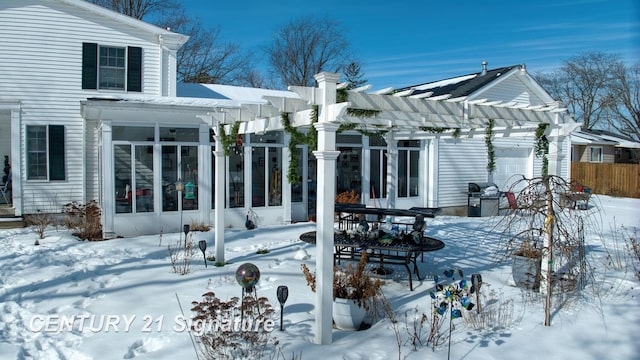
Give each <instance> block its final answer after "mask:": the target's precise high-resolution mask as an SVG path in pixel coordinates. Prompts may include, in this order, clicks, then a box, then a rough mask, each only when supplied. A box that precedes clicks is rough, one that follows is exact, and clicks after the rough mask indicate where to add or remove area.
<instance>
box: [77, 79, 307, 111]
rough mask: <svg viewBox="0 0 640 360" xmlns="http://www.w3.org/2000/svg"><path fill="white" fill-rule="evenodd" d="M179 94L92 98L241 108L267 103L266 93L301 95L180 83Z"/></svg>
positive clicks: (282, 95)
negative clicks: (247, 105) (172, 95)
mask: <svg viewBox="0 0 640 360" xmlns="http://www.w3.org/2000/svg"><path fill="white" fill-rule="evenodd" d="M176 93H177V94H178V96H176V97H171V96H154V95H144V94H113V95H103V96H100V97H94V98H90V99H88V100H97V101H122V102H130V103H138V104H155V105H176V106H190V107H225V108H239V107H242V105H243V104H267V101H266V100H264V99H263V97H264V96H278V97H286V98H296V99H298V98H300V96H299V95H298V94H296V93H294V92H291V91H282V90H270V89H259V88H249V87H241V86H231V85H218V84H188V83H184V84H178V86H177V88H176Z"/></svg>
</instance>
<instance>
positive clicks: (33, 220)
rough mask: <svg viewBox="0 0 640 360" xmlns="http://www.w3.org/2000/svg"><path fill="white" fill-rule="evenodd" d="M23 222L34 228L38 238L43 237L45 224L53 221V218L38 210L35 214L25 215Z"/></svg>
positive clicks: (47, 224)
mask: <svg viewBox="0 0 640 360" xmlns="http://www.w3.org/2000/svg"><path fill="white" fill-rule="evenodd" d="M24 222H25V224H26V225H27V226H31V227H33V228H34V230H35V231H36V233H38V237H39V238H40V239H44V231H45V230H46V229H47V226H49V225H51V224H52V223H53V219H52V216H51V214H47V213H43V212H40V210H38V213H37V214H29V215H25V217H24Z"/></svg>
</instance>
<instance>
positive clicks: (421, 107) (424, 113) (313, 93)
mask: <svg viewBox="0 0 640 360" xmlns="http://www.w3.org/2000/svg"><path fill="white" fill-rule="evenodd" d="M315 78H316V81H317V83H318V87H300V86H291V87H289V90H290V91H293V92H295V93H296V94H298V96H299V98H289V97H275V96H265V97H264V100H266V101H267V103H268V104H241V105H240V106H238V107H235V106H234V107H229V108H218V109H217V110H216V112H213V113H208V114H207V115H203V116H202V118H203V119H205V118H206V119H208V120H209V121H210V124H211V126H212V127H213V129H214V131H215V140H216V150H215V151H214V156H215V158H216V162H215V169H214V172H215V178H216V179H224V178H225V173H224V171H225V152H224V149H222V147H221V145H222V141H221V134H219V133H218V126H226V129H227V131H226V132H227V133H229V129H231V126H232V124H234V123H235V122H237V121H241V124H240V130H239V132H240V133H244V134H249V133H258V132H264V131H272V130H282V129H284V127H283V125H282V123H281V113H289V114H291V115H292V117H291V125H292V126H294V127H303V126H306V127H308V126H314V127H315V129H316V130H317V134H318V148H317V150H316V151H314V152H313V154H314V156H315V157H316V159H317V170H318V174H322V176H318V184H317V186H318V189H319V190H320V189H321V190H320V191H319V193H318V198H317V209H316V221H317V223H316V238H317V241H316V244H317V260H316V276H317V285H316V342H317V343H319V344H330V343H331V342H332V306H333V303H332V301H333V245H334V239H333V236H334V218H333V213H334V206H335V189H336V180H335V179H336V177H335V176H336V160H337V158H338V155H339V154H340V152H339V151H337V150H336V132H337V130H338V128H339V127H340V125H341V124H344V123H347V124H355V126H356V127H358V128H360V129H364V130H385V131H386V135H385V136H386V137H387V144H388V145H387V146H388V153H389V154H393V153H397V150H396V149H395V146H394V142H395V141H390V140H402V139H426V138H429V137H433V134H432V133H430V132H428V131H423V130H420V128H421V127H422V128H424V127H429V128H449V129H460V131H461V133H462V134H469V135H470V136H472V135H473V134H474V132H478V131H479V129H484V128H486V127H487V123H488V121H489V120H490V119H491V120H492V121H493V123H494V126H495V133H496V136H505V137H506V136H524V134H531V130H532V129H535V128H536V127H537V126H538V125H539V124H548V127H547V129H546V133H545V136H546V137H547V139H548V141H549V147H550V149H549V174H555V175H558V174H559V173H560V165H561V164H560V163H559V161H558V158H559V156H560V154H561V153H562V143H563V142H564V141H565V139H566V138H567V136H569V135H570V133H571V132H572V131H573V130H575V128H576V127H577V126H578V124H577V123H576V122H575V121H574V120H573V119H572V118H571V116H570V115H569V114H568V112H567V109H565V108H561V107H559V104H558V103H553V104H548V105H539V106H528V105H522V104H516V103H502V102H497V101H494V102H492V101H488V100H486V99H474V100H468V99H467V98H466V97H461V98H447V97H439V98H431V97H429V95H430V94H429V93H424V94H419V95H412V92H413V91H412V90H407V91H402V92H395V93H394V92H393V89H384V90H380V91H377V92H372V93H366V91H367V90H369V88H368V87H362V88H357V89H352V90H348V91H347V93H348V102H342V103H337V102H336V99H337V96H336V94H337V90H338V89H339V88H340V87H342V86H344V85H343V84H338V83H337V81H338V79H339V78H340V75H339V74H334V73H326V72H325V73H320V74H317V75H316V76H315ZM315 106H317V109H318V120H317V122H315V123H313V124H312V121H311V113H312V111H313V108H314V107H315ZM347 109H362V110H374V111H376V115H375V116H373V117H358V116H351V115H349V114H348V111H347ZM388 166H390V167H391V168H390V169H389V171H388V173H389V174H392V173H393V169H394V166H395V163H394V162H393V161H389V162H388ZM389 183H392V182H389ZM391 193H392V191H389V194H391ZM224 195H225V194H224V187H222V186H218V187H216V188H215V215H214V218H215V221H214V225H215V239H216V242H215V247H216V250H215V251H216V259H218V261H221V262H224V261H225V260H224V259H225V258H224ZM390 202H391V205H393V199H391V201H390Z"/></svg>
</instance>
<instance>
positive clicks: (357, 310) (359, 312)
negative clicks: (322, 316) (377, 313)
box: [333, 298, 367, 331]
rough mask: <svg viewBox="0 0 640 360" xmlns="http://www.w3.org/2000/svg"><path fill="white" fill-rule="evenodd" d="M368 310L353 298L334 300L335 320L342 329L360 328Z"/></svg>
mask: <svg viewBox="0 0 640 360" xmlns="http://www.w3.org/2000/svg"><path fill="white" fill-rule="evenodd" d="M366 314H367V311H366V310H365V309H364V308H363V307H360V306H358V304H357V302H356V301H355V300H353V299H342V298H336V299H335V300H334V301H333V322H334V323H335V324H336V327H337V328H338V329H341V330H349V331H355V330H358V329H360V326H361V325H362V322H363V321H364V317H365V315H366Z"/></svg>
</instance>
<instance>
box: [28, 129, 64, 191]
mask: <svg viewBox="0 0 640 360" xmlns="http://www.w3.org/2000/svg"><path fill="white" fill-rule="evenodd" d="M26 130H27V179H29V180H64V179H65V178H66V176H65V161H64V159H65V155H64V154H65V140H64V126H63V125H48V126H45V125H28V126H27V129H26Z"/></svg>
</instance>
